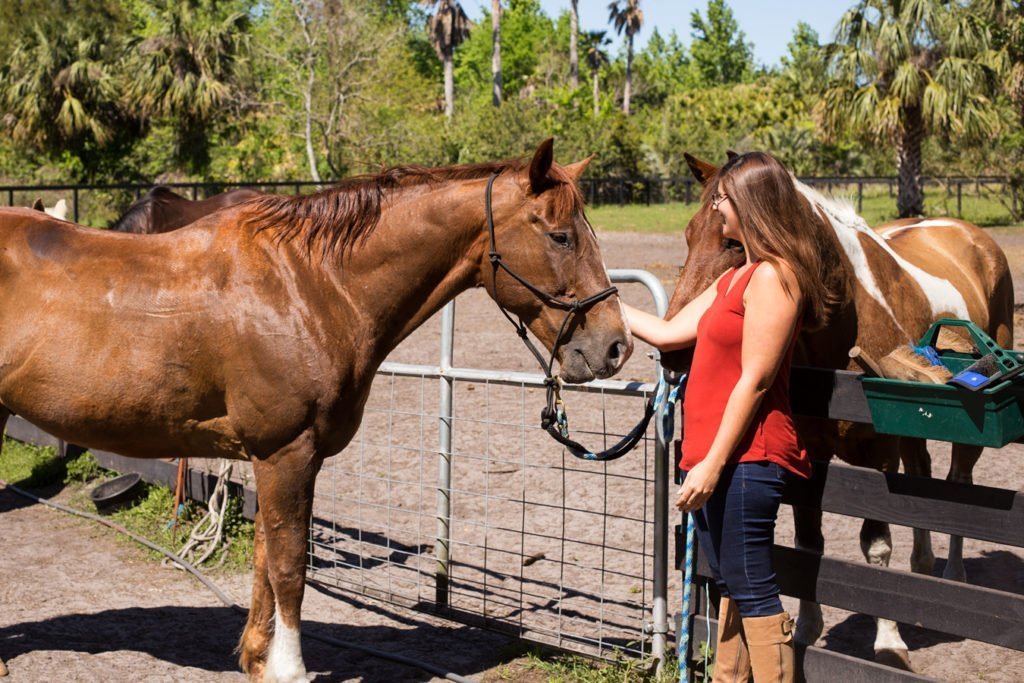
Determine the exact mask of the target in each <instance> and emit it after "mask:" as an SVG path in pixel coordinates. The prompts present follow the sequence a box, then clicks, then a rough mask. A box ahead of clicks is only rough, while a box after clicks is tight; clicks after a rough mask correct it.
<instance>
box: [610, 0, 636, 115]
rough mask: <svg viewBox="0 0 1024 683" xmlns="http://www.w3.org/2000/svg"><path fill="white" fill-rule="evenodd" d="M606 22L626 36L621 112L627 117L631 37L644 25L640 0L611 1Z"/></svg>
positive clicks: (630, 86) (631, 72)
mask: <svg viewBox="0 0 1024 683" xmlns="http://www.w3.org/2000/svg"><path fill="white" fill-rule="evenodd" d="M608 21H610V22H611V23H612V26H613V27H614V29H615V32H616V33H617V34H619V35H620V36H621V35H622V34H623V33H625V34H626V85H625V87H624V88H623V91H622V112H623V113H624V114H625V115H626V116H629V100H630V97H631V96H632V92H633V37H634V36H635V35H636V34H637V33H639V32H640V27H641V26H642V25H643V23H644V12H643V10H641V9H640V0H613V2H612V3H611V4H609V5H608Z"/></svg>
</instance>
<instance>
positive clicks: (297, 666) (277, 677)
mask: <svg viewBox="0 0 1024 683" xmlns="http://www.w3.org/2000/svg"><path fill="white" fill-rule="evenodd" d="M263 680H264V683H303V682H304V681H305V680H306V665H305V663H304V662H303V661H302V643H301V638H300V635H299V629H297V628H291V627H290V626H285V624H284V622H282V621H281V615H280V611H278V612H277V614H275V615H274V637H273V638H272V639H271V641H270V650H269V652H268V653H267V668H266V669H265V671H264V675H263Z"/></svg>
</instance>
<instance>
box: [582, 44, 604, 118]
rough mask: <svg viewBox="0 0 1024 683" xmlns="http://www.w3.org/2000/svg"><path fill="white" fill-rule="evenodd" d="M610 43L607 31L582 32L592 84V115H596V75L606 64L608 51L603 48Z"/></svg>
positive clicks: (584, 53)
mask: <svg viewBox="0 0 1024 683" xmlns="http://www.w3.org/2000/svg"><path fill="white" fill-rule="evenodd" d="M610 43H611V39H610V38H608V32H607V31H587V32H586V33H584V34H583V56H584V58H585V59H586V60H587V66H589V67H590V80H591V82H592V84H593V97H594V117H595V118H596V117H597V103H598V102H599V101H600V99H599V94H600V90H599V81H598V76H599V74H600V73H601V69H602V68H604V67H606V66H608V53H607V52H606V50H605V48H607V47H608V45H609V44H610Z"/></svg>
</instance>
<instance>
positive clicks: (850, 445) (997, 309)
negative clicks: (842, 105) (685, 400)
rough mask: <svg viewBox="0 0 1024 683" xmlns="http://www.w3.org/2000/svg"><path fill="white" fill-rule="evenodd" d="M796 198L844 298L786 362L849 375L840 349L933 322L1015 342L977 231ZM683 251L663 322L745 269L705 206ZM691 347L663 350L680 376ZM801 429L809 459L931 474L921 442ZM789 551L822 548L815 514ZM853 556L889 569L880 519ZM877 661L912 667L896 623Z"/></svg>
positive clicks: (694, 164) (883, 634) (948, 573)
mask: <svg viewBox="0 0 1024 683" xmlns="http://www.w3.org/2000/svg"><path fill="white" fill-rule="evenodd" d="M686 158H687V162H688V163H689V165H690V169H691V170H692V171H693V174H694V176H695V177H696V178H697V179H698V180H699V181H700V182H701V183H702V184H704V185H705V187H706V186H708V185H709V184H713V183H715V174H716V173H717V172H718V167H716V166H713V165H711V164H708V163H706V162H703V161H701V160H699V159H696V158H694V157H691V156H690V155H687V156H686ZM793 182H794V184H795V186H796V188H797V190H798V191H799V193H800V194H801V195H802V196H803V197H804V198H805V199H806V201H807V202H809V203H810V204H811V206H812V208H813V209H814V214H815V215H816V216H817V218H818V228H819V229H820V230H821V231H823V233H824V234H825V235H827V236H828V237H827V238H826V239H823V240H822V242H823V243H824V244H826V245H831V247H830V249H831V250H832V251H831V252H830V253H827V254H824V255H823V256H824V257H825V258H826V262H832V263H835V264H836V266H837V269H838V274H839V275H840V278H841V280H842V281H843V283H842V284H844V285H845V289H846V292H847V297H846V302H845V303H843V304H841V305H840V306H839V307H838V308H837V310H835V311H834V313H833V315H832V318H831V320H830V322H829V324H828V326H827V327H826V328H824V329H823V330H820V331H818V332H815V333H810V334H807V333H805V334H803V335H801V336H800V338H799V339H798V341H797V346H796V349H795V351H794V357H793V363H794V364H795V365H806V366H813V367H820V368H836V369H852V370H854V369H857V368H855V367H853V366H852V365H851V362H850V359H849V356H848V352H849V350H850V348H851V347H853V346H860V347H861V348H862V349H864V350H865V351H867V352H868V353H869V354H871V355H872V356H874V357H875V358H881V357H882V356H884V355H885V354H887V353H889V352H890V351H892V350H893V349H894V348H895V347H896V346H898V345H900V344H904V343H906V342H908V341H911V340H917V339H919V338H920V337H921V335H922V334H924V332H925V330H926V329H927V328H928V327H929V326H930V325H931V323H933V322H934V321H935V320H936V319H937V318H941V317H945V316H949V317H954V318H963V319H969V320H972V321H974V322H975V323H976V324H977V325H978V326H979V327H981V328H982V329H983V330H985V331H986V332H987V333H988V334H989V335H990V336H991V337H992V338H993V339H995V340H996V341H997V342H998V343H999V344H1000V345H1001V346H1002V347H1004V348H1010V347H1011V346H1012V342H1013V286H1012V283H1011V280H1010V271H1009V268H1008V266H1007V262H1006V256H1005V255H1004V254H1003V252H1002V250H1001V249H1000V248H999V246H998V245H997V244H996V243H995V241H993V240H992V238H991V237H989V236H988V235H987V234H985V232H984V231H982V230H981V229H979V228H978V227H976V226H974V225H971V224H970V223H967V222H965V221H961V220H956V219H953V218H930V219H923V220H919V219H904V220H899V221H893V222H891V223H886V224H885V225H882V226H880V227H879V228H877V229H876V230H872V229H870V228H869V227H868V225H867V223H865V222H864V220H863V219H862V218H861V217H860V216H858V215H857V214H856V212H854V210H853V209H852V208H851V207H850V206H849V204H848V203H843V202H841V201H836V200H833V199H828V198H825V197H824V196H822V195H821V194H819V193H818V192H816V191H815V190H813V189H812V188H810V187H808V186H806V185H804V184H803V183H800V182H799V181H797V180H796V178H794V179H793ZM686 242H687V245H688V248H689V253H688V254H687V257H686V262H685V264H684V266H683V269H682V272H681V274H680V277H679V281H678V282H677V284H676V288H675V292H674V293H673V295H672V300H671V302H670V304H669V310H668V315H669V316H672V315H674V314H675V313H676V312H677V311H679V310H680V309H681V308H682V307H683V306H684V305H685V304H686V303H687V302H689V301H690V300H691V299H692V298H693V297H694V296H696V295H697V294H699V293H700V292H702V291H703V290H704V289H705V288H706V287H707V286H708V285H709V284H710V283H711V282H713V281H714V280H715V278H717V277H718V276H719V275H720V274H721V273H723V272H724V271H725V270H727V269H728V268H731V267H733V266H737V265H739V264H741V263H743V260H744V256H743V253H742V250H741V249H740V248H738V246H737V245H731V244H728V243H726V242H725V241H724V240H723V237H722V225H721V217H720V216H719V215H718V214H717V212H715V211H713V210H712V209H711V207H710V205H709V204H708V203H706V202H705V203H704V205H703V206H702V207H701V208H700V209H699V210H698V212H697V214H696V215H695V216H694V217H693V219H692V220H691V221H690V223H689V225H687V227H686ZM690 357H691V356H690V353H689V352H687V351H681V352H673V353H668V354H663V362H664V363H665V364H666V365H668V366H669V367H672V368H673V369H676V370H685V369H686V368H687V367H689V359H690ZM798 429H799V432H800V434H801V437H802V439H803V441H804V443H805V445H806V447H807V450H808V452H809V453H810V455H811V457H812V458H814V459H816V460H822V461H827V460H829V459H830V458H831V457H832V455H837V456H838V457H840V458H841V459H842V460H845V461H846V462H848V463H851V464H854V465H861V466H865V467H872V468H875V469H878V470H881V471H883V472H895V471H897V469H898V468H899V462H900V460H901V458H902V460H903V462H904V466H905V468H906V470H907V472H908V473H910V474H916V475H922V476H930V475H931V460H930V457H929V455H928V451H927V450H926V447H925V441H924V440H922V439H911V438H901V437H894V436H886V435H882V434H876V433H875V432H874V430H873V429H872V428H871V427H870V426H869V425H859V424H853V423H849V422H834V421H828V420H810V419H802V418H798ZM981 451H982V448H981V447H978V446H966V445H962V444H954V445H953V459H952V464H951V467H950V471H949V474H948V476H947V479H949V480H950V481H956V482H965V483H970V482H971V471H972V469H973V467H974V464H975V462H977V459H978V457H979V456H980V455H981ZM794 516H795V524H796V537H797V544H798V545H799V546H801V547H803V548H807V549H810V550H814V551H817V552H822V551H823V549H824V539H823V538H822V535H821V511H820V510H809V509H804V508H798V507H795V508H794ZM860 539H861V549H862V551H863V552H864V556H865V558H866V559H867V561H868V562H869V563H871V564H877V565H880V566H887V565H888V564H889V558H890V555H891V553H892V540H891V536H890V533H889V526H888V524H885V523H882V522H878V521H873V520H865V521H864V523H863V526H862V528H861V534H860ZM962 547H963V546H962V539H960V538H953V539H951V540H950V550H949V558H948V560H947V563H946V567H945V570H944V576H945V577H946V578H952V579H959V580H963V578H964V570H963V557H962ZM934 562H935V557H934V555H933V554H932V549H931V539H930V535H929V534H928V532H927V531H921V530H915V532H914V550H913V553H912V556H911V566H912V568H913V570H914V571H917V572H926V573H927V572H930V571H931V570H932V566H933V564H934ZM877 621H878V634H877V637H876V640H875V646H874V647H875V653H876V658H878V659H879V660H880V661H887V662H890V663H897V664H902V665H904V666H908V667H909V657H908V654H907V646H906V644H905V643H904V642H903V640H902V638H901V637H900V635H899V630H898V629H897V627H896V624H895V622H892V621H888V620H882V619H879V620H877ZM822 629H823V622H822V617H821V608H820V606H818V605H816V604H813V603H801V605H800V618H799V621H798V623H797V633H796V637H797V640H798V642H801V643H804V644H813V643H814V642H815V641H816V640H817V638H818V636H819V635H820V634H821V631H822Z"/></svg>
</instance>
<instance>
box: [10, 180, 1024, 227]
mask: <svg viewBox="0 0 1024 683" xmlns="http://www.w3.org/2000/svg"><path fill="white" fill-rule="evenodd" d="M800 180H801V181H802V182H803V183H805V184H807V185H809V186H811V187H813V188H815V189H818V190H819V191H822V192H824V193H826V194H841V195H843V196H846V197H847V198H849V200H850V201H851V202H852V203H853V204H854V206H855V207H856V208H857V211H858V212H861V211H863V204H864V198H865V196H879V195H888V197H889V198H890V199H895V197H896V195H897V192H898V190H899V181H898V179H897V178H896V177H895V176H872V177H867V176H866V177H844V176H806V177H801V178H800ZM331 182H333V181H325V182H321V183H317V182H315V181H310V180H289V181H266V182H262V181H254V182H185V183H163V184H164V185H166V186H167V187H170V188H172V189H174V190H175V191H177V192H178V193H179V194H183V195H185V196H188V197H191V198H192V199H201V198H205V197H209V196H211V195H214V194H218V193H220V192H224V191H225V190H229V189H232V188H238V187H245V188H251V189H256V190H261V191H264V192H294V193H295V194H299V193H302V192H304V191H309V190H313V189H319V188H322V187H327V186H329V185H330V184H331ZM923 183H924V186H925V192H926V195H927V196H934V195H935V194H936V193H939V194H941V195H942V196H943V198H944V201H945V205H946V206H947V207H948V208H947V211H946V212H948V213H950V214H953V215H956V216H963V215H964V199H965V198H966V197H988V198H995V199H997V200H998V201H1000V202H1001V203H1002V204H1003V205H1004V206H1005V208H1006V210H1007V213H1008V214H1009V215H1010V216H1020V215H1021V212H1022V211H1024V188H1022V187H1020V186H1019V184H1015V183H1014V182H1013V180H1012V179H1011V178H1009V177H1005V176H979V177H964V176H949V177H928V178H924V179H923ZM580 184H581V186H582V188H583V192H584V195H585V197H586V199H587V203H588V204H589V205H590V206H607V205H618V206H625V205H627V204H642V205H647V206H650V205H652V204H667V203H683V204H690V203H693V202H697V201H699V199H700V192H701V185H700V183H698V182H697V181H696V180H695V179H694V178H692V177H690V176H685V177H684V176H679V177H653V176H652V177H641V178H583V179H582V180H581V181H580ZM152 187H153V185H152V184H147V183H108V184H97V185H0V196H4V195H6V200H7V205H8V206H29V205H31V204H32V202H33V201H35V199H36V198H38V197H43V198H44V199H49V201H50V203H52V202H53V201H55V200H56V199H58V198H61V197H63V198H66V199H68V200H69V202H70V206H69V207H68V218H70V219H71V220H73V221H75V222H76V223H77V222H82V220H83V218H85V219H86V220H87V221H88V220H89V219H92V221H93V223H94V224H95V222H96V221H97V219H98V218H99V222H103V221H104V220H106V221H112V220H113V219H114V218H116V217H117V215H120V213H122V212H123V211H124V210H125V209H127V208H128V206H129V205H130V204H131V203H132V202H133V201H135V200H136V199H138V198H139V197H141V196H142V195H143V194H145V193H146V192H147V191H148V190H150V189H151V188H152ZM69 194H70V197H68V195H69ZM90 197H92V198H94V202H93V203H98V204H99V205H100V206H99V207H88V208H87V207H86V204H88V198H90ZM0 201H2V200H0ZM954 203H955V209H954Z"/></svg>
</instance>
